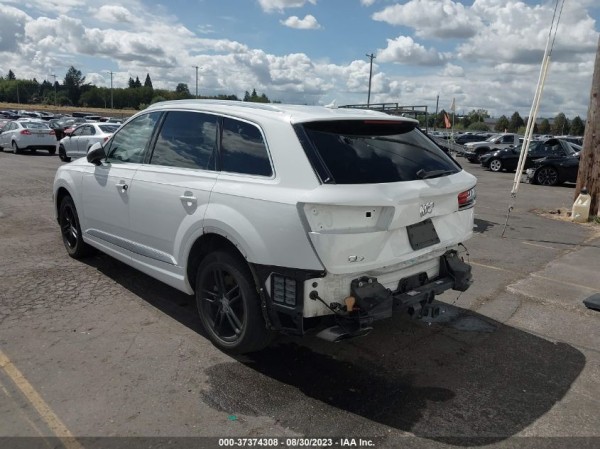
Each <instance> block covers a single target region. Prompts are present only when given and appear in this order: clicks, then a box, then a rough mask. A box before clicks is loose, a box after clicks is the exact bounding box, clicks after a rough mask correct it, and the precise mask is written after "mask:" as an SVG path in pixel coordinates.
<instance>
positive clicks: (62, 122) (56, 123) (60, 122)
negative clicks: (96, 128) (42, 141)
mask: <svg viewBox="0 0 600 449" xmlns="http://www.w3.org/2000/svg"><path fill="white" fill-rule="evenodd" d="M80 123H86V120H85V119H84V118H81V117H62V118H60V119H57V120H54V119H53V120H50V122H49V124H50V128H52V129H53V130H54V132H55V134H56V140H61V139H62V138H63V137H65V135H66V134H65V130H70V129H72V128H73V127H75V126H77V125H78V124H80Z"/></svg>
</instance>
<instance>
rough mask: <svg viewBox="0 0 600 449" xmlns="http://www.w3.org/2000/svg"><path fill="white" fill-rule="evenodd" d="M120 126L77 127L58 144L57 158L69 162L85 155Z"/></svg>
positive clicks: (87, 125) (101, 124) (90, 125)
mask: <svg viewBox="0 0 600 449" xmlns="http://www.w3.org/2000/svg"><path fill="white" fill-rule="evenodd" d="M119 126H120V125H117V124H109V123H85V124H83V125H79V126H78V127H77V128H75V129H74V130H73V132H71V133H69V134H68V135H67V136H66V137H63V138H62V139H61V140H60V142H59V143H58V156H59V157H60V159H61V160H62V161H65V162H69V161H70V160H71V159H77V158H80V157H83V156H85V155H86V154H87V152H88V150H89V149H90V147H91V146H92V145H94V144H95V143H97V142H106V141H107V140H108V139H109V138H110V136H112V135H113V133H114V132H115V131H116V130H117V129H119Z"/></svg>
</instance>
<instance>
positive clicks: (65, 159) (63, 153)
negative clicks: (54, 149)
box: [58, 145, 71, 162]
mask: <svg viewBox="0 0 600 449" xmlns="http://www.w3.org/2000/svg"><path fill="white" fill-rule="evenodd" d="M58 157H59V158H60V160H61V161H63V162H71V158H70V157H69V156H67V151H66V150H65V147H63V146H62V145H61V146H60V147H59V148H58Z"/></svg>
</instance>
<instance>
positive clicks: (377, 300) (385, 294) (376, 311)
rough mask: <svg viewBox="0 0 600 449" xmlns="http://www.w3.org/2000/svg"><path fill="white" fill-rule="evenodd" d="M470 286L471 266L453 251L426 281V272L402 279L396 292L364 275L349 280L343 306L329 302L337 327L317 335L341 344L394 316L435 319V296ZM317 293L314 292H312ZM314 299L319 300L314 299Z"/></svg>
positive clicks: (444, 256) (442, 259)
mask: <svg viewBox="0 0 600 449" xmlns="http://www.w3.org/2000/svg"><path fill="white" fill-rule="evenodd" d="M471 284H472V275H471V266H470V265H469V264H467V263H465V262H464V261H463V260H462V259H461V258H460V257H459V256H458V253H457V252H456V251H455V250H451V251H448V252H446V253H445V254H444V255H443V256H441V260H440V273H439V276H438V277H437V278H436V279H434V280H429V279H428V277H427V274H426V273H419V274H416V275H413V276H410V277H408V278H404V279H401V280H400V282H398V286H397V288H396V290H395V291H391V290H390V289H388V288H385V287H384V286H383V285H382V284H380V283H379V282H378V281H377V278H375V277H368V276H364V277H361V278H359V279H355V280H353V281H352V283H351V286H350V291H351V295H350V296H349V297H348V298H346V300H345V304H337V303H332V304H330V305H329V307H330V308H331V309H332V310H333V311H334V312H335V316H336V321H337V325H336V326H332V327H330V328H327V329H325V330H324V331H322V332H320V333H319V334H317V336H319V337H321V338H324V339H325V340H328V341H340V340H344V339H348V338H352V337H356V336H362V335H366V334H367V333H368V332H369V331H370V330H371V329H372V328H371V324H372V323H373V321H376V320H381V319H385V318H390V317H391V316H392V315H393V314H394V313H398V312H400V313H404V312H406V313H408V314H409V315H411V316H412V317H413V318H417V319H420V318H434V317H435V316H436V315H437V313H439V310H438V309H437V308H436V307H433V306H431V302H432V301H433V299H434V298H435V296H436V295H439V294H441V293H443V292H445V291H446V290H451V289H452V290H458V291H461V292H463V291H465V290H467V289H468V288H469V286H470V285H471ZM315 293H316V292H315ZM313 299H320V298H318V295H317V297H315V298H313Z"/></svg>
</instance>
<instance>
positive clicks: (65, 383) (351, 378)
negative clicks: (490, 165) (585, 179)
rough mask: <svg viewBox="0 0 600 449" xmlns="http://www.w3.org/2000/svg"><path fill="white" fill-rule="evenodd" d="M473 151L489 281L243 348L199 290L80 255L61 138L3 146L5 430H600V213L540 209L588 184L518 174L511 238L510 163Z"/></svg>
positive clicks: (176, 433)
mask: <svg viewBox="0 0 600 449" xmlns="http://www.w3.org/2000/svg"><path fill="white" fill-rule="evenodd" d="M459 162H460V163H461V164H463V166H464V168H465V169H467V170H468V171H470V172H471V173H473V174H474V175H475V176H477V177H478V186H477V189H478V199H477V206H476V220H475V225H476V226H475V230H474V231H475V233H474V237H473V238H472V239H471V240H470V241H468V242H466V246H467V248H468V256H465V257H468V259H469V261H470V263H471V264H472V266H473V271H474V278H475V283H474V285H473V286H472V287H471V288H470V289H469V290H468V291H467V292H465V293H462V294H460V295H459V294H458V292H452V293H446V294H445V295H444V296H442V297H440V298H439V300H440V301H441V302H442V303H443V311H444V313H443V314H442V315H441V317H440V318H439V319H437V320H436V322H433V323H426V322H423V321H413V320H410V319H409V318H407V317H403V316H398V317H394V318H392V319H389V320H386V321H382V322H379V323H376V325H375V329H374V330H373V332H371V334H369V335H368V336H366V337H363V338H360V339H354V340H350V341H347V342H342V343H338V344H332V343H327V342H324V341H321V340H318V339H316V338H315V337H313V336H307V337H305V338H303V339H300V338H291V337H280V338H279V339H278V340H277V341H276V342H275V343H274V344H273V345H272V346H271V347H269V348H268V349H266V350H264V351H262V352H260V353H255V354H250V355H246V356H243V357H238V358H232V357H230V356H228V355H226V354H224V353H222V352H220V351H218V350H217V349H215V348H214V347H213V346H212V345H211V344H210V343H209V342H208V340H207V339H206V338H205V337H204V336H203V333H202V330H201V329H200V322H199V319H198V318H197V315H196V311H195V305H194V300H193V298H191V297H188V296H186V295H184V294H182V293H180V292H178V291H176V290H174V289H172V288H170V287H167V286H165V285H163V284H161V283H159V282H158V281H156V280H154V279H152V278H150V277H147V276H145V275H143V274H141V273H139V272H137V271H135V270H134V269H132V268H129V267H128V266H125V265H123V264H122V263H120V262H117V261H116V260H114V259H111V258H110V257H108V256H105V255H96V256H94V257H92V258H90V259H88V260H86V262H85V263H82V262H79V261H75V260H73V259H70V258H69V257H68V256H67V254H66V252H65V250H64V247H63V244H62V240H61V236H60V232H59V228H58V225H57V223H56V221H55V219H54V215H53V210H52V198H51V195H52V180H53V177H54V173H55V171H56V168H57V167H58V166H59V165H60V164H62V162H61V161H60V160H59V158H58V157H57V156H48V155H47V154H45V153H38V154H33V155H32V154H22V155H14V154H6V153H0V225H1V227H0V229H1V232H0V437H4V439H3V440H4V441H5V442H7V441H10V444H14V445H16V444H18V443H19V442H23V441H27V444H34V443H36V444H38V445H40V447H47V446H48V445H50V447H52V445H59V447H60V445H62V446H65V447H74V448H76V447H88V446H89V447H101V446H98V444H100V443H98V441H102V440H97V439H92V438H91V437H144V438H147V437H148V438H149V437H164V438H167V440H168V441H171V440H169V439H173V438H177V437H296V436H307V437H322V438H324V437H332V438H357V439H358V438H362V439H364V440H368V441H371V442H373V444H374V445H375V447H382V448H383V447H390V448H394V447H438V446H440V445H445V444H447V445H450V446H457V447H466V446H484V445H492V446H499V447H520V446H527V445H529V446H528V447H537V446H535V445H536V444H538V443H539V444H540V446H539V447H551V446H553V445H554V447H564V446H565V445H567V444H573V445H574V446H577V447H598V446H599V445H600V412H599V410H600V344H599V342H600V312H595V311H592V310H589V309H586V308H585V307H584V306H583V304H582V300H583V299H585V298H587V297H589V296H590V295H592V294H594V293H600V276H598V273H600V257H599V254H600V251H599V248H600V226H598V225H596V226H594V225H579V224H574V223H571V222H569V221H566V220H560V219H555V218H549V217H548V216H546V214H542V213H540V212H541V211H556V210H557V209H562V210H563V211H564V210H565V209H568V208H570V206H571V204H572V201H573V192H574V188H573V186H560V187H544V186H534V185H528V184H522V185H521V190H520V192H519V197H518V199H517V202H516V205H515V209H514V210H513V212H512V213H511V217H510V221H509V224H508V227H507V229H506V233H505V235H504V237H502V236H501V235H502V231H503V226H504V223H505V220H506V211H507V208H508V205H509V202H510V189H511V186H512V180H513V176H514V174H513V173H505V172H501V173H491V172H487V171H484V170H482V169H481V168H480V167H479V166H476V165H473V164H470V163H468V162H466V161H465V160H463V159H460V158H459ZM8 437H38V438H36V439H33V440H21V439H10V440H7V438H8ZM56 437H59V438H58V439H56ZM70 437H75V438H76V439H71V438H70ZM536 437H539V438H536ZM565 437H569V438H565ZM573 437H577V438H576V439H575V438H573ZM3 440H2V439H0V446H2V441H3ZM167 440H154V441H155V443H156V444H159V442H164V441H167ZM104 441H105V442H106V441H107V440H104ZM114 441H120V440H114ZM132 441H142V440H130V443H131V442H132ZM144 441H146V440H144ZM176 441H177V442H178V443H181V444H183V443H182V442H183V441H188V442H190V441H191V442H193V443H194V444H195V446H194V447H202V446H201V444H207V445H210V444H213V445H214V446H215V447H217V440H176ZM357 441H358V440H357ZM335 443H338V444H335ZM339 443H340V440H335V441H334V445H335V446H336V447H341V446H340V444H339ZM132 444H133V443H132ZM156 444H155V446H156ZM357 444H358V443H357ZM44 445H46V446H44ZM166 445H167V444H166V443H165V446H166ZM7 447H9V446H7ZM170 447H177V446H176V445H175V446H170ZM211 447H212V446H211Z"/></svg>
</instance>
